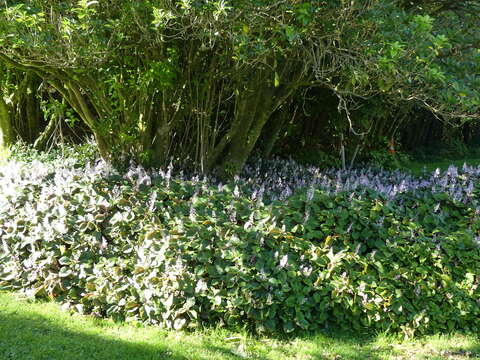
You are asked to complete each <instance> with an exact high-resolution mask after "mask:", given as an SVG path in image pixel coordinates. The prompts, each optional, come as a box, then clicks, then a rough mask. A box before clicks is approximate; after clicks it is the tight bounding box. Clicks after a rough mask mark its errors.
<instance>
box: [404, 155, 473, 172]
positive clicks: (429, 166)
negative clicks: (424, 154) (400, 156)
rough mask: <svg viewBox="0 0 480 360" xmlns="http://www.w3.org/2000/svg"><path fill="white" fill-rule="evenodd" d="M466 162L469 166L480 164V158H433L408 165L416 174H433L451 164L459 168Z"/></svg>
mask: <svg viewBox="0 0 480 360" xmlns="http://www.w3.org/2000/svg"><path fill="white" fill-rule="evenodd" d="M464 164H467V165H468V166H480V158H463V159H454V160H450V159H446V160H433V161H412V162H411V163H410V164H408V165H407V168H408V169H409V170H410V172H411V173H412V174H414V175H423V174H424V173H426V174H431V173H432V172H434V171H435V170H436V169H440V170H441V171H445V170H447V169H448V167H449V166H450V165H454V166H456V167H457V168H462V166H463V165H464Z"/></svg>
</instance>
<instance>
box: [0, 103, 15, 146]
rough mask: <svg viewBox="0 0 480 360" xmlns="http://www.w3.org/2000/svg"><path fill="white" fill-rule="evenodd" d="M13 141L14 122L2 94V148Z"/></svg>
mask: <svg viewBox="0 0 480 360" xmlns="http://www.w3.org/2000/svg"><path fill="white" fill-rule="evenodd" d="M12 143H13V131H12V122H11V117H10V111H9V109H8V105H7V104H6V103H5V100H4V99H3V97H1V96H0V148H3V147H5V146H9V145H11V144H12Z"/></svg>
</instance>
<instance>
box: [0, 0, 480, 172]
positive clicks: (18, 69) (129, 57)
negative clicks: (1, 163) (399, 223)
mask: <svg viewBox="0 0 480 360" xmlns="http://www.w3.org/2000/svg"><path fill="white" fill-rule="evenodd" d="M477 10H478V1H458V2H456V5H455V6H453V5H451V4H450V2H443V1H438V2H437V1H435V2H431V3H428V4H427V3H425V2H422V1H417V2H415V1H413V2H412V1H395V0H374V1H339V0H328V1H323V0H322V1H319V0H310V1H296V0H282V1H276V2H271V1H251V0H241V1H239V0H236V1H224V0H221V1H204V0H201V1H191V0H182V1H173V0H151V1H143V2H136V1H133V2H132V1H129V0H128V1H127V0H115V1H108V2H102V1H86V0H80V1H72V2H51V1H45V0H28V1H14V0H9V1H5V6H2V7H1V8H0V72H1V73H8V74H10V75H9V76H7V77H5V76H0V87H1V88H2V91H3V92H4V95H3V96H2V97H0V116H1V117H0V121H1V122H0V124H2V125H1V126H0V131H2V134H3V135H0V138H2V139H3V140H2V141H3V142H5V143H11V142H13V141H14V140H15V137H13V136H11V133H12V128H15V122H20V123H29V124H33V125H35V126H36V130H35V131H34V132H33V133H34V134H37V135H39V129H38V127H41V126H44V127H45V126H46V125H45V123H47V122H48V123H49V124H51V126H52V127H53V126H54V123H55V121H53V120H51V119H42V121H34V120H35V119H33V118H32V116H33V115H32V116H22V113H20V114H17V112H15V109H16V108H18V107H19V106H20V107H22V106H23V105H22V104H23V103H22V102H21V101H20V100H21V99H20V100H18V101H14V100H15V97H12V94H17V93H23V92H27V93H29V94H30V95H29V94H27V95H26V97H27V98H29V101H30V103H34V102H35V101H34V100H35V99H34V97H35V96H33V98H32V95H31V94H32V93H34V94H35V93H37V92H38V96H40V97H42V93H43V91H45V89H48V93H49V94H50V95H45V94H44V95H43V96H44V97H47V100H48V102H49V104H50V105H49V106H48V108H52V107H53V106H54V105H55V104H57V105H58V103H60V104H62V106H63V108H64V111H66V110H65V108H66V107H68V109H69V110H70V111H73V112H75V114H76V116H77V117H78V118H80V119H81V120H82V121H83V123H84V126H86V127H87V128H88V129H89V131H90V132H92V133H93V134H94V136H95V139H96V143H97V146H98V148H99V151H100V153H101V154H102V156H103V157H104V158H105V159H110V160H115V159H116V160H118V158H123V157H126V158H135V159H136V161H137V162H140V163H142V164H144V165H152V164H153V165H159V164H160V165H166V164H168V159H169V158H170V157H172V156H173V157H174V158H175V159H187V158H189V159H190V160H191V166H192V167H194V168H196V169H197V170H200V171H201V172H203V173H211V172H215V171H216V172H218V173H219V174H220V175H222V176H223V177H229V176H232V175H234V174H237V173H239V172H240V171H241V169H242V167H243V166H244V164H245V163H246V161H247V159H248V157H249V155H250V154H251V153H252V152H253V151H254V150H255V148H259V147H260V148H263V151H264V155H265V156H268V155H270V154H271V153H272V152H273V153H274V152H275V150H277V149H276V147H275V144H276V141H277V139H278V137H279V136H282V134H284V133H287V134H288V133H289V132H290V133H291V132H292V131H293V130H292V127H293V128H295V126H294V125H295V124H296V123H297V122H298V121H299V117H301V116H295V114H299V113H302V109H303V110H305V107H304V106H303V105H304V104H305V103H306V102H310V101H306V99H305V95H306V93H308V92H309V91H310V90H311V89H312V88H315V89H316V90H318V89H320V90H319V91H320V92H317V93H315V94H316V95H314V98H313V100H312V101H311V103H313V104H314V106H317V110H318V109H319V108H320V112H321V113H322V114H323V115H322V119H321V121H319V119H318V118H316V117H314V118H311V119H309V120H308V121H307V122H308V123H309V124H310V126H312V125H315V124H316V123H317V122H319V125H317V126H318V128H319V130H318V131H317V133H320V134H323V136H320V137H318V136H314V137H313V140H314V141H316V143H317V144H318V143H321V144H322V145H324V147H325V148H327V150H328V152H329V153H333V152H334V151H335V152H338V147H339V146H342V147H345V146H347V147H350V148H352V149H349V152H350V153H349V154H348V155H349V156H348V157H351V158H352V159H353V158H354V157H355V156H356V154H357V152H358V151H359V150H361V149H364V148H366V147H367V146H366V144H370V145H369V146H374V147H375V146H376V147H378V146H382V144H383V142H384V141H385V139H386V138H387V139H390V138H394V137H398V136H399V135H398V134H399V132H400V131H401V130H399V129H402V128H403V127H404V126H405V122H406V120H405V119H409V118H410V117H412V114H415V113H416V112H418V109H419V108H423V109H426V112H428V113H430V114H434V115H435V116H437V117H438V118H440V119H441V120H443V121H444V122H446V123H448V124H457V125H458V124H461V123H463V122H465V121H468V120H471V119H473V118H478V109H479V106H480V100H479V93H478V87H479V78H478V74H479V73H480V69H479V63H480V62H479V52H478V39H479V34H478V16H477ZM12 74H13V76H12ZM22 75H25V76H26V77H27V78H28V79H30V80H28V81H26V80H25V81H24V80H22V78H23V76H22ZM2 79H3V80H2ZM24 82H27V83H28V84H27V85H28V86H27V85H25V84H24ZM40 83H41V84H42V86H41V88H42V89H43V90H42V91H39V90H38V89H39V88H40V86H39V85H38V84H40ZM22 84H24V85H22ZM26 89H30V90H29V91H27V90H26ZM37 100H38V99H37ZM44 101H45V99H44ZM37 102H38V101H37ZM33 105H34V104H33ZM33 105H32V106H33ZM36 108H37V109H38V106H36ZM57 108H59V106H57ZM295 109H296V110H295ZM299 109H300V110H299ZM317 113H318V111H315V112H314V114H317ZM27 115H28V114H27ZM37 117H38V115H37ZM57 118H58V117H57ZM292 123H294V124H292ZM49 133H50V132H49V131H46V134H49ZM366 135H368V136H367V137H366V138H365V136H366ZM45 136H46V135H45ZM301 137H302V139H301V141H305V140H309V137H311V136H310V134H306V135H305V134H301ZM295 138H296V136H293V139H295ZM347 138H348V141H345V142H344V139H347ZM31 141H32V140H31ZM42 141H43V140H42ZM32 142H33V141H32ZM293 143H294V144H295V140H293ZM339 144H340V145H339ZM332 147H333V148H337V149H332ZM355 149H356V150H355ZM367 150H368V149H367ZM114 158H115V159H114ZM344 162H345V161H344Z"/></svg>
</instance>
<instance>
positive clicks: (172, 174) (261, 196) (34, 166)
mask: <svg viewBox="0 0 480 360" xmlns="http://www.w3.org/2000/svg"><path fill="white" fill-rule="evenodd" d="M72 161H73V160H72ZM72 161H70V160H69V159H68V158H59V159H58V160H57V161H53V162H49V163H43V162H39V161H33V162H28V163H26V162H21V161H19V162H15V161H9V162H7V163H6V164H4V165H1V166H0V178H1V180H0V194H4V195H5V194H9V193H10V194H11V193H12V191H13V188H17V187H22V185H27V184H36V185H38V184H40V183H42V182H43V181H44V180H45V179H52V180H53V184H54V186H55V187H57V190H60V189H63V188H65V187H67V188H68V186H69V185H68V184H69V183H71V182H74V181H76V180H79V179H82V180H83V181H87V182H88V181H89V180H90V181H93V180H95V179H99V178H108V177H109V176H122V177H123V178H124V179H125V180H128V181H131V182H133V183H134V184H135V185H136V186H137V187H140V186H150V185H152V183H153V182H154V181H156V182H161V183H162V184H164V185H165V186H167V187H168V186H170V182H171V181H172V180H175V181H187V182H190V183H192V184H193V185H194V186H196V187H198V188H203V189H206V188H208V187H211V186H215V187H217V188H218V190H222V189H223V188H224V187H225V186H227V185H229V186H231V187H232V189H233V194H234V196H235V197H239V196H246V197H249V198H252V199H256V200H258V201H259V202H261V201H265V202H271V201H274V200H285V199H287V198H288V197H290V196H291V195H292V194H293V193H295V192H297V191H306V193H307V197H309V198H311V197H312V196H313V191H314V190H317V189H318V190H322V191H324V192H325V193H327V194H336V193H339V192H351V193H352V194H356V195H361V194H364V193H365V192H366V191H374V192H376V193H379V194H381V195H382V196H384V197H386V198H387V199H394V198H395V197H396V196H397V195H399V194H402V193H412V194H415V193H417V192H419V191H425V190H430V191H431V192H443V193H446V194H448V196H449V197H450V198H451V199H453V200H455V201H461V202H464V203H470V202H471V201H472V200H474V199H475V190H476V187H477V185H476V184H478V183H480V181H479V180H480V166H479V167H472V166H467V165H464V166H463V167H462V168H461V169H458V168H456V167H455V166H453V165H452V166H450V167H449V168H448V169H447V170H446V171H444V172H440V170H439V169H437V170H436V171H434V172H433V173H432V174H429V175H424V176H413V175H411V174H409V173H406V172H402V171H399V170H396V171H381V170H376V169H375V170H374V169H371V168H361V169H352V170H339V169H329V170H321V169H319V168H317V167H314V166H303V165H300V164H298V163H297V162H295V161H293V160H288V159H287V160H285V159H272V160H260V159H257V160H255V161H251V162H250V163H249V164H248V165H247V166H245V168H244V170H243V172H242V173H241V174H240V175H239V176H236V177H235V178H234V179H233V180H232V181H231V182H230V183H226V182H222V181H220V180H218V179H217V178H215V177H214V176H205V175H200V174H195V173H186V172H184V171H181V170H178V171H177V170H176V169H174V167H173V165H172V164H170V165H169V166H168V167H166V168H165V169H145V168H144V167H142V166H141V165H138V164H134V163H132V164H131V165H130V168H129V169H128V170H127V171H126V172H125V173H123V174H120V173H119V172H118V171H117V170H115V169H114V168H113V167H112V166H111V165H109V164H108V163H106V162H104V161H102V160H97V161H96V162H94V163H88V164H86V165H85V166H83V167H78V166H73V163H72ZM63 190H68V189H66V188H65V189H63Z"/></svg>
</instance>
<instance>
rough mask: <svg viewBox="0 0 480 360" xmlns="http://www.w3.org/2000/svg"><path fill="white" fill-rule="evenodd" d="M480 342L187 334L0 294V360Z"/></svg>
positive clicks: (475, 340)
mask: <svg viewBox="0 0 480 360" xmlns="http://www.w3.org/2000/svg"><path fill="white" fill-rule="evenodd" d="M479 340H480V337H474V336H465V335H455V336H433V337H427V338H420V339H416V340H408V341H402V340H400V339H397V338H389V337H386V336H375V337H368V336H360V335H358V334H357V335H355V336H353V335H352V334H338V333H337V334H334V335H327V334H319V335H316V336H311V337H301V338H297V339H293V340H288V341H287V340H283V341H281V340H274V339H269V338H255V339H253V338H251V337H249V336H247V335H245V334H239V333H230V332H228V331H225V330H209V331H196V332H193V333H186V332H176V331H167V330H162V329H157V328H154V327H143V326H140V325H137V326H136V325H134V324H116V323H114V322H112V321H107V320H99V319H94V318H91V317H86V316H79V315H73V316H72V315H69V314H67V313H64V312H62V311H61V310H60V309H59V307H58V305H57V304H55V303H49V302H46V303H44V302H31V301H28V300H27V299H25V298H22V297H20V296H19V295H16V294H12V293H0V359H1V360H7V359H12V360H13V359H14V360H27V359H28V360H41V359H45V360H55V359H59V360H71V359H82V360H83V359H85V360H87V359H88V360H107V359H108V360H113V359H128V360H137V359H138V360H140V359H141V360H146V359H152V360H153V359H159V360H168V359H172V360H185V359H192V360H202V359H205V360H207V359H208V360H210V359H212V360H215V359H218V360H220V359H222V360H223V359H258V360H270V359H271V360H274V359H275V360H277V359H281V360H290V359H291V360H294V359H295V360H301V359H302V360H303V359H304V360H307V359H311V360H314V359H318V360H320V359H330V360H340V359H341V360H346V359H358V360H367V359H371V360H383V359H396V360H400V359H404V360H407V359H408V360H409V359H432V360H435V359H480V342H479Z"/></svg>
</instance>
